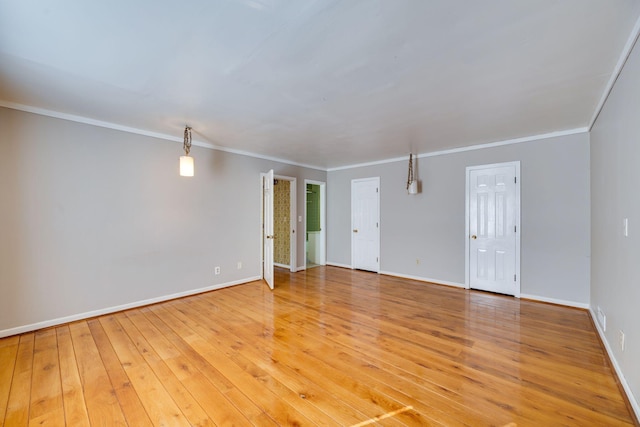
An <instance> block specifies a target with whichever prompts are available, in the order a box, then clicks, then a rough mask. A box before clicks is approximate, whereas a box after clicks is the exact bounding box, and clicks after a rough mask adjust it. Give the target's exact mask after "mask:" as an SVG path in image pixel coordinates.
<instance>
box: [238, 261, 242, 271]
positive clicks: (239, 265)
mask: <svg viewBox="0 0 640 427" xmlns="http://www.w3.org/2000/svg"><path fill="white" fill-rule="evenodd" d="M241 269H242V261H238V270H241Z"/></svg>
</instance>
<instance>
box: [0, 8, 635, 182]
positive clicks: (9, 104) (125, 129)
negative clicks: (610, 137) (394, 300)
mask: <svg viewBox="0 0 640 427" xmlns="http://www.w3.org/2000/svg"><path fill="white" fill-rule="evenodd" d="M638 22H639V23H640V20H639V21H638ZM0 107H6V108H10V109H13V110H19V111H24V112H27V113H33V114H38V115H41V116H47V117H53V118H57V119H62V120H68V121H71V122H76V123H83V124H87V125H91V126H98V127H102V128H107V129H113V130H118V131H121V132H128V133H132V134H136V135H142V136H148V137H151V138H155V139H160V140H165V141H171V142H178V143H182V142H183V140H182V138H180V137H176V136H173V135H167V134H164V133H159V132H152V131H149V130H145V129H139V128H134V127H130V126H123V125H119V124H116V123H111V122H106V121H103V120H96V119H92V118H89V117H84V116H78V115H75V114H68V113H61V112H58V111H52V110H48V109H45V108H39V107H32V106H30V105H24V104H18V103H15V102H9V101H3V100H0ZM589 129H590V128H588V127H582V128H575V129H568V130H563V131H558V132H550V133H544V134H539V135H532V136H526V137H521V138H515V139H508V140H504V141H497V142H489V143H486V144H476V145H469V146H466V147H459V148H452V149H449V150H440V151H432V152H428V153H422V154H416V155H415V156H416V158H425V157H435V156H443V155H446V154H455V153H462V152H465V151H473V150H482V149H485V148H491V147H500V146H503V145H511V144H520V143H522V142H531V141H538V140H544V139H548V138H555V137H558V136H566V135H574V134H578V133H585V132H589ZM192 145H195V146H197V147H202V148H208V149H210V150H217V151H223V152H225V153H231V154H237V155H240V156H247V157H253V158H256V159H262V160H268V161H272V162H278V163H284V164H287V165H292V166H299V167H303V168H309V169H315V170H319V171H323V172H334V171H340V170H345V169H354V168H361V167H365V166H375V165H382V164H386V163H394V162H400V161H403V162H404V161H406V160H407V156H403V157H394V158H391V159H384V160H378V161H373V162H367V163H357V164H352V165H346V166H339V167H335V168H323V167H320V166H316V165H310V164H306V163H298V162H292V161H290V160H286V159H281V158H278V157H272V156H265V155H262V154H256V153H252V152H250V151H244V150H237V149H234V148H228V147H220V146H217V145H214V144H211V143H208V142H202V141H197V140H194V141H193V142H192Z"/></svg>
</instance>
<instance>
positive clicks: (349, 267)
mask: <svg viewBox="0 0 640 427" xmlns="http://www.w3.org/2000/svg"><path fill="white" fill-rule="evenodd" d="M327 265H330V266H332V267H340V268H348V269H351V268H352V267H351V266H350V265H347V264H340V263H339V262H331V261H327Z"/></svg>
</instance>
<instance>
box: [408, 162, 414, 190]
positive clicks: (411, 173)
mask: <svg viewBox="0 0 640 427" xmlns="http://www.w3.org/2000/svg"><path fill="white" fill-rule="evenodd" d="M412 182H413V154H412V153H409V176H408V177H407V190H409V186H410V185H411V183H412Z"/></svg>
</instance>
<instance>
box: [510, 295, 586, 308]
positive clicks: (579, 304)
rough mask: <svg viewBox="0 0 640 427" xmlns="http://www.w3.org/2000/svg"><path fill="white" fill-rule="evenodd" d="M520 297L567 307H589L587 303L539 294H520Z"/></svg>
mask: <svg viewBox="0 0 640 427" xmlns="http://www.w3.org/2000/svg"><path fill="white" fill-rule="evenodd" d="M520 298H524V299H530V300H533V301H541V302H549V303H551V304H558V305H566V306H567V307H576V308H585V309H588V308H589V304H585V303H582V302H575V301H566V300H563V299H556V298H547V297H541V296H539V295H531V294H520Z"/></svg>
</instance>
